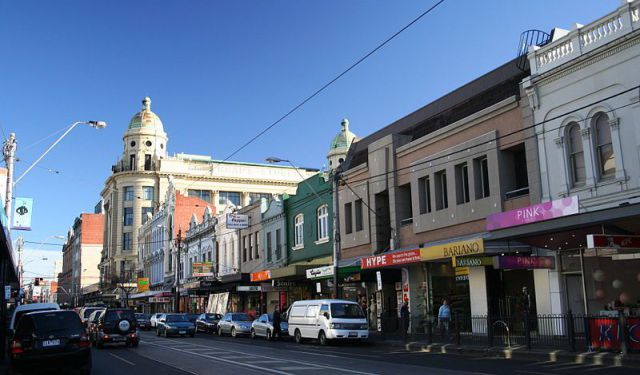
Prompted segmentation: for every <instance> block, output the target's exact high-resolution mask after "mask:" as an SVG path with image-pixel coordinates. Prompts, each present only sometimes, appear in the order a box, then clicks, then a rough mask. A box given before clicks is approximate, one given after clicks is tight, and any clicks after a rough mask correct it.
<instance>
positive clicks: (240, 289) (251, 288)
mask: <svg viewBox="0 0 640 375" xmlns="http://www.w3.org/2000/svg"><path fill="white" fill-rule="evenodd" d="M236 290H237V291H238V292H259V291H261V290H262V288H260V285H238V287H237V288H236Z"/></svg>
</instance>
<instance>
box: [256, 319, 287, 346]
mask: <svg viewBox="0 0 640 375" xmlns="http://www.w3.org/2000/svg"><path fill="white" fill-rule="evenodd" d="M286 335H289V324H287V322H285V321H284V320H283V321H281V322H280V336H286ZM257 336H261V337H264V338H266V339H267V340H271V338H272V337H273V314H262V315H260V317H259V318H258V319H256V320H254V321H253V323H251V338H252V339H255V338H256V337H257Z"/></svg>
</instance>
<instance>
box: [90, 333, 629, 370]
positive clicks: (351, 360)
mask: <svg viewBox="0 0 640 375" xmlns="http://www.w3.org/2000/svg"><path fill="white" fill-rule="evenodd" d="M141 336H142V341H141V343H140V346H139V347H138V348H135V349H131V348H124V347H106V348H105V349H102V350H97V349H93V364H94V371H93V373H94V374H96V375H114V374H118V375H125V374H135V375H165V374H167V375H194V374H195V375H208V374H216V375H226V374H229V375H238V374H243V375H244V374H248V375H251V374H261V375H265V374H280V375H298V374H305V375H313V374H322V375H326V374H336V375H350V374H361V375H365V374H366V375H368V374H402V375H410V374H442V375H471V374H505V375H506V374H515V375H545V374H550V375H568V374H576V373H582V374H585V375H586V374H594V375H599V374H603V375H604V374H607V375H616V374H629V373H630V372H633V370H631V369H628V368H616V367H600V366H593V365H576V364H567V363H562V364H558V363H547V362H537V363H536V362H526V361H517V360H505V359H498V358H474V357H467V356H456V355H445V354H435V353H411V352H406V351H404V350H401V349H398V348H389V347H383V346H378V345H364V346H352V345H336V346H328V347H320V346H318V345H317V344H315V343H307V344H303V345H298V344H295V343H293V342H289V341H284V342H267V341H265V340H263V339H257V340H251V339H250V338H236V339H234V338H230V337H224V338H220V337H217V336H211V335H204V334H198V335H196V337H195V338H161V337H156V336H155V334H153V333H150V332H143V333H142V335H141Z"/></svg>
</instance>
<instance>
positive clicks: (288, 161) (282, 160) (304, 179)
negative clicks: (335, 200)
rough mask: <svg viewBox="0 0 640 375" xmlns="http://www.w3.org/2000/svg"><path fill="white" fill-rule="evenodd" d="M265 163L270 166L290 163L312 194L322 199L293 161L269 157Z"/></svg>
mask: <svg viewBox="0 0 640 375" xmlns="http://www.w3.org/2000/svg"><path fill="white" fill-rule="evenodd" d="M265 161H266V162H267V163H269V164H276V163H289V165H291V166H292V167H293V169H295V171H296V172H297V173H298V175H299V176H300V178H302V181H303V182H304V183H305V185H307V187H308V188H309V189H311V192H312V193H313V194H314V195H315V196H316V198H318V199H320V196H319V195H318V193H317V192H316V190H315V189H314V188H313V186H311V185H310V184H309V182H307V177H305V176H303V175H302V173H300V168H298V167H296V166H295V165H294V164H293V162H291V160H288V159H281V158H279V157H276V156H269V157H268V158H266V159H265Z"/></svg>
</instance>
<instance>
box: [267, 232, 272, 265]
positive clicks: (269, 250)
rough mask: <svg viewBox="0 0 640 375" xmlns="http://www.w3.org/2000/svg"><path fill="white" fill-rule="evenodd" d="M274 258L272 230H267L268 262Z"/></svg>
mask: <svg viewBox="0 0 640 375" xmlns="http://www.w3.org/2000/svg"><path fill="white" fill-rule="evenodd" d="M271 260H272V249H271V232H267V262H271Z"/></svg>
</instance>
